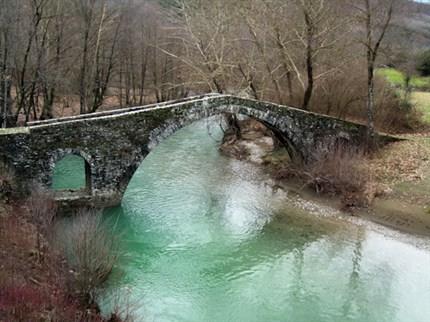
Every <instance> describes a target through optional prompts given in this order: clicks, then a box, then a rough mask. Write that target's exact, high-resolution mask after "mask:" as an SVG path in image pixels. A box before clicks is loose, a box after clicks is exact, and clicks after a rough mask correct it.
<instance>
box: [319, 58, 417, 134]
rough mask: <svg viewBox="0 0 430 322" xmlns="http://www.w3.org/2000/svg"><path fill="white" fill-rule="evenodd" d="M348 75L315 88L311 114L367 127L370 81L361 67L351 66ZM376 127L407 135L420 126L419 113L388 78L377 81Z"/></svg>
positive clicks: (328, 79) (338, 75)
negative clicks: (314, 113)
mask: <svg viewBox="0 0 430 322" xmlns="http://www.w3.org/2000/svg"><path fill="white" fill-rule="evenodd" d="M349 67H350V69H349V70H348V73H346V72H338V73H333V74H330V75H329V76H327V77H326V78H325V79H324V80H323V81H321V82H320V84H319V86H318V87H316V89H315V91H314V95H313V98H312V111H314V112H318V113H322V114H327V115H332V116H335V117H338V118H341V119H346V120H351V121H356V122H360V123H363V124H366V123H367V110H366V97H367V87H366V84H367V79H366V73H365V70H363V68H362V67H361V66H360V64H351V65H350V66H349ZM375 126H376V128H377V130H378V131H384V132H394V133H398V132H406V131H411V130H413V129H415V128H416V127H420V126H421V122H420V117H419V115H418V113H417V112H416V110H415V109H414V108H412V107H411V106H410V104H409V103H408V102H405V99H404V98H402V97H400V96H399V95H398V94H397V91H396V89H395V88H393V87H392V86H391V85H390V84H388V83H387V81H386V79H385V77H383V76H382V77H378V75H377V77H376V79H375Z"/></svg>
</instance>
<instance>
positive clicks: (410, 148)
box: [220, 120, 430, 236]
mask: <svg viewBox="0 0 430 322" xmlns="http://www.w3.org/2000/svg"><path fill="white" fill-rule="evenodd" d="M241 129H242V135H241V138H240V139H234V138H233V136H232V134H231V133H228V132H227V133H226V135H225V138H224V142H223V144H222V146H221V148H220V150H221V152H222V153H223V154H225V155H227V156H230V157H234V158H237V159H240V160H245V161H248V162H252V163H255V164H259V165H260V166H261V167H262V168H263V169H264V171H265V172H267V173H268V174H269V176H270V177H271V178H272V180H270V185H271V186H272V189H274V190H277V189H282V190H285V191H290V192H294V193H296V194H298V195H300V196H301V197H302V198H303V199H305V200H312V201H315V202H318V203H320V204H324V205H328V206H332V207H335V208H337V209H340V210H342V213H343V214H344V215H345V216H357V217H361V218H363V219H366V220H370V221H373V222H375V223H377V224H381V225H384V226H387V227H390V228H394V229H396V230H399V231H401V232H406V233H409V234H415V235H420V236H430V194H429V193H428V191H430V136H429V135H427V134H425V133H424V134H415V135H407V136H405V138H406V140H403V141H400V142H395V143H391V144H389V145H387V146H385V147H384V148H382V149H381V150H380V151H378V152H377V153H375V154H373V155H372V156H370V157H366V159H365V160H364V161H363V162H365V167H364V168H363V169H364V170H363V171H364V172H366V174H365V179H366V180H367V181H369V182H367V183H366V187H365V188H364V192H365V196H364V199H366V200H365V202H361V203H359V202H357V201H356V200H357V198H356V196H353V197H351V198H352V199H353V201H352V202H351V201H350V200H348V193H347V194H345V193H343V192H342V193H341V194H339V193H336V191H334V192H333V191H329V193H325V192H324V191H322V192H321V191H318V190H317V189H315V186H314V185H309V183H308V182H306V181H304V180H303V177H297V176H291V175H279V173H280V171H284V169H285V164H289V163H290V158H289V155H288V153H287V151H286V150H285V149H283V148H282V147H280V145H279V144H278V143H277V142H276V139H275V138H274V137H273V135H271V133H270V131H268V130H267V129H265V128H264V127H261V125H257V124H256V123H255V122H253V121H250V120H246V121H242V122H241ZM346 171H348V169H346ZM352 171H354V170H352ZM360 180H362V179H361V178H360ZM310 186H311V187H310ZM345 195H346V197H345ZM360 198H363V196H360Z"/></svg>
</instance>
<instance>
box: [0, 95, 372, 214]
mask: <svg viewBox="0 0 430 322" xmlns="http://www.w3.org/2000/svg"><path fill="white" fill-rule="evenodd" d="M220 113H232V114H243V115H246V116H249V117H252V118H254V119H256V120H258V121H259V122H261V123H263V124H265V125H266V126H268V127H269V128H270V129H271V130H272V131H274V132H275V133H276V135H277V136H278V137H279V138H280V139H281V141H283V142H285V143H286V142H288V148H289V149H290V153H291V152H293V153H294V154H295V155H296V156H297V157H298V158H299V159H301V160H303V161H305V162H306V161H307V160H309V159H310V158H312V154H313V151H314V149H315V147H316V146H317V145H318V144H320V143H322V142H326V141H327V140H338V139H342V140H348V141H350V142H351V144H359V143H360V142H362V141H363V138H364V137H365V135H366V127H365V126H363V125H359V124H355V123H350V122H345V121H342V120H339V119H335V118H332V117H327V116H323V115H319V114H314V113H309V112H305V111H302V110H298V109H295V108H291V107H286V106H280V105H276V104H272V103H267V102H260V101H255V100H250V99H244V98H239V97H235V96H229V95H208V96H204V97H195V98H189V99H184V100H180V101H174V102H166V103H162V104H155V105H150V106H143V107H133V108H128V109H122V110H115V111H108V112H100V113H93V114H88V115H82V116H75V117H68V118H61V119H56V120H49V121H40V122H33V123H29V124H28V127H26V128H20V129H14V130H6V131H0V158H1V159H4V160H6V161H7V162H8V163H10V164H12V165H13V166H14V168H15V169H16V170H17V171H16V173H17V174H18V179H19V181H21V182H22V183H23V185H25V183H26V182H30V181H32V180H36V181H39V182H40V183H42V184H45V185H49V183H50V181H51V178H52V177H51V176H52V166H53V160H56V159H58V158H59V156H61V155H62V154H64V153H67V152H70V151H72V152H73V153H75V154H79V155H81V156H82V157H83V158H84V159H85V160H86V162H87V163H88V167H89V169H88V173H89V174H90V177H89V179H88V180H89V181H88V186H89V187H90V189H88V190H87V191H86V193H85V194H82V192H81V195H64V196H59V200H60V201H62V202H64V203H68V204H70V203H71V204H72V205H81V206H82V205H85V206H112V205H116V204H119V203H120V202H121V199H122V195H123V193H124V191H125V189H126V188H127V185H128V183H129V181H130V180H131V178H132V176H133V174H134V172H135V171H136V170H137V168H138V167H139V165H140V164H141V162H142V161H143V160H144V159H145V157H146V156H147V155H148V154H149V153H150V151H151V150H152V149H154V148H155V147H156V146H157V145H158V144H159V143H160V142H161V141H162V140H163V139H165V138H167V137H168V136H170V135H171V134H173V133H174V132H176V131H177V130H179V129H181V128H182V127H184V126H186V125H189V124H191V123H192V122H195V121H198V120H201V119H203V118H207V117H211V116H214V115H217V114H220Z"/></svg>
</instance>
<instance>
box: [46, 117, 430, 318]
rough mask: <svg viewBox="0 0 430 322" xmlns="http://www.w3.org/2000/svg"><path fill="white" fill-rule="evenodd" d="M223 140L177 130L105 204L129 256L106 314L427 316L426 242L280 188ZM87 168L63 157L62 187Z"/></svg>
mask: <svg viewBox="0 0 430 322" xmlns="http://www.w3.org/2000/svg"><path fill="white" fill-rule="evenodd" d="M208 122H209V123H208ZM208 124H211V126H210V131H209V132H212V133H211V135H209V134H208V128H207V127H208ZM220 137H221V132H220V131H219V130H218V128H217V127H216V125H215V123H213V122H210V121H203V122H198V123H195V124H193V125H191V126H189V127H186V128H184V129H182V130H180V131H178V132H177V133H176V134H175V135H173V136H171V137H170V138H169V139H167V140H165V141H164V142H163V143H161V144H160V145H159V146H158V147H157V148H156V149H155V150H154V151H153V152H151V153H150V155H148V157H147V158H146V159H145V161H144V162H143V164H142V165H141V167H140V168H139V170H138V171H137V172H136V174H135V176H134V177H133V179H132V181H131V183H130V185H129V187H128V189H127V192H126V194H125V196H124V200H123V203H122V205H121V207H117V208H113V209H108V210H106V212H105V215H106V218H107V219H111V221H112V222H116V225H117V229H118V230H119V231H120V235H121V240H122V242H121V250H122V252H123V255H122V256H121V259H120V262H119V263H118V265H117V267H116V268H115V271H114V272H113V274H112V276H111V278H110V280H109V281H108V284H107V287H106V290H105V291H104V293H103V295H102V296H101V297H100V299H99V300H100V304H101V307H102V309H103V310H104V311H106V312H108V311H109V310H110V309H111V308H112V307H113V306H114V305H116V303H118V302H120V303H121V302H124V301H127V302H129V303H131V307H132V309H133V311H135V316H136V317H137V320H138V321H140V320H142V321H171V322H174V321H184V322H192V321H201V322H206V321H207V322H230V321H231V322H253V321H255V322H269V321H292V322H322V321H327V322H335V321H339V322H347V321H357V322H383V321H386V322H426V321H430V242H429V241H428V240H422V239H420V240H418V239H415V238H412V237H408V236H404V235H401V234H397V233H395V232H393V231H390V230H387V229H383V228H381V227H377V226H373V225H368V224H363V223H360V222H357V223H355V222H353V221H346V220H344V219H339V218H337V217H338V216H337V215H336V214H337V212H336V211H335V210H333V209H330V208H327V207H322V206H321V207H320V206H318V205H316V204H314V203H312V202H309V201H304V200H301V199H300V198H299V197H297V196H294V195H292V194H287V193H283V192H277V193H274V192H273V191H272V189H271V188H269V187H268V185H267V184H266V183H265V182H266V180H267V178H266V177H265V175H264V173H262V171H261V170H260V169H259V168H258V166H255V165H252V164H248V163H246V162H241V161H236V160H232V159H229V158H226V157H224V156H222V155H220V154H219V152H218V140H219V139H220ZM80 166H81V164H80V163H79V160H76V159H75V158H71V159H70V160H69V162H68V161H67V160H66V159H65V160H64V162H62V164H61V165H58V169H57V170H58V171H56V174H55V177H54V187H56V188H65V187H67V185H68V184H70V185H71V186H73V188H76V187H77V186H79V185H80V184H82V183H83V182H84V181H83V179H82V176H81V177H79V176H78V175H77V174H78V172H79V171H77V168H78V167H80ZM126 299H127V300H126Z"/></svg>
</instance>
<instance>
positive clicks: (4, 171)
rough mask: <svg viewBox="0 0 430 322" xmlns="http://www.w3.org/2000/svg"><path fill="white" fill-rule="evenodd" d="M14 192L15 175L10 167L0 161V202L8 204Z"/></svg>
mask: <svg viewBox="0 0 430 322" xmlns="http://www.w3.org/2000/svg"><path fill="white" fill-rule="evenodd" d="M15 191H16V182H15V174H14V171H13V170H12V168H11V167H9V166H7V165H6V164H4V163H3V162H1V161H0V201H3V202H6V203H8V202H10V200H11V199H12V197H13V195H14V192H15Z"/></svg>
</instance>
